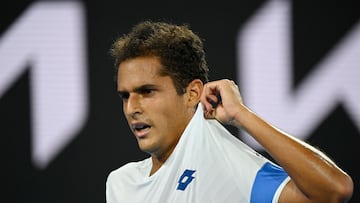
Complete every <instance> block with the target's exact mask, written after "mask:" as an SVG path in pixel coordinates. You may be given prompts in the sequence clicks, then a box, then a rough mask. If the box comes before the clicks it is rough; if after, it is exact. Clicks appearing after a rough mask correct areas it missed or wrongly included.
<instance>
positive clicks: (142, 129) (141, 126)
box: [131, 123, 151, 138]
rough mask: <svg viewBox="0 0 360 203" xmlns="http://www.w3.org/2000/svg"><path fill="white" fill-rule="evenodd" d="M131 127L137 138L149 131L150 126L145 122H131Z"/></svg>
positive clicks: (142, 136)
mask: <svg viewBox="0 0 360 203" xmlns="http://www.w3.org/2000/svg"><path fill="white" fill-rule="evenodd" d="M131 128H132V130H133V132H134V134H135V135H136V137H138V138H144V137H145V136H146V135H147V134H148V133H149V131H150V129H151V126H150V125H148V124H146V123H134V124H131Z"/></svg>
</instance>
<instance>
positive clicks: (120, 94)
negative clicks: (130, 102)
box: [118, 92, 130, 100]
mask: <svg viewBox="0 0 360 203" xmlns="http://www.w3.org/2000/svg"><path fill="white" fill-rule="evenodd" d="M118 95H119V97H120V98H121V99H123V100H126V99H129V96H130V94H129V92H118Z"/></svg>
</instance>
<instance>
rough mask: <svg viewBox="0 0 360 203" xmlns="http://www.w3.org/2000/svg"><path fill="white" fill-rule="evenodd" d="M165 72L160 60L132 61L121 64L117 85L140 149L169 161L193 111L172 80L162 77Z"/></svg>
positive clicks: (142, 58)
mask: <svg viewBox="0 0 360 203" xmlns="http://www.w3.org/2000/svg"><path fill="white" fill-rule="evenodd" d="M161 68H162V66H161V64H160V62H159V60H158V58H156V57H137V58H134V59H130V60H127V61H124V62H122V63H121V64H120V66H119V71H118V80H117V81H118V92H119V94H120V95H121V96H122V98H123V111H124V114H125V117H126V119H127V121H128V124H129V126H130V128H131V130H132V132H133V133H134V135H135V137H136V139H137V141H138V144H139V147H140V149H141V150H143V151H145V152H148V153H150V154H152V155H155V156H159V157H163V156H165V157H168V156H169V155H170V153H171V152H172V150H173V149H174V148H175V146H176V144H177V142H178V140H179V138H180V136H181V134H182V132H183V131H184V129H185V127H186V125H187V124H188V122H189V121H190V119H191V117H192V115H193V111H190V110H189V107H188V105H187V103H186V102H187V99H186V94H184V95H178V94H177V92H176V89H175V86H174V84H173V82H172V80H171V78H170V77H169V76H161V75H159V70H160V69H161ZM192 110H193V109H192Z"/></svg>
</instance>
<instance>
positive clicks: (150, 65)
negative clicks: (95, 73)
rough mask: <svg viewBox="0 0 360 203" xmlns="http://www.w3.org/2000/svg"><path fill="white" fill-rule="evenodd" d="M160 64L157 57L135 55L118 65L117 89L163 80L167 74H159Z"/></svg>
mask: <svg viewBox="0 0 360 203" xmlns="http://www.w3.org/2000/svg"><path fill="white" fill-rule="evenodd" d="M161 69H162V65H161V63H160V61H159V59H158V58H157V57H153V56H148V57H137V58H134V59H129V60H126V61H124V62H122V63H121V64H120V65H119V70H118V75H117V82H118V89H128V88H134V87H137V86H140V85H143V84H156V83H159V82H160V83H161V82H164V81H163V80H164V79H165V78H168V79H169V78H170V77H169V76H162V75H160V71H161Z"/></svg>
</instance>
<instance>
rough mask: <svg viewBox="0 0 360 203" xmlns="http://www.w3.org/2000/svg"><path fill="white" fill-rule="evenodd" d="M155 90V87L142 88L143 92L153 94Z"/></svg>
mask: <svg viewBox="0 0 360 203" xmlns="http://www.w3.org/2000/svg"><path fill="white" fill-rule="evenodd" d="M152 92H153V89H149V88H145V89H142V90H141V92H140V93H141V94H151V93H152Z"/></svg>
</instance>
